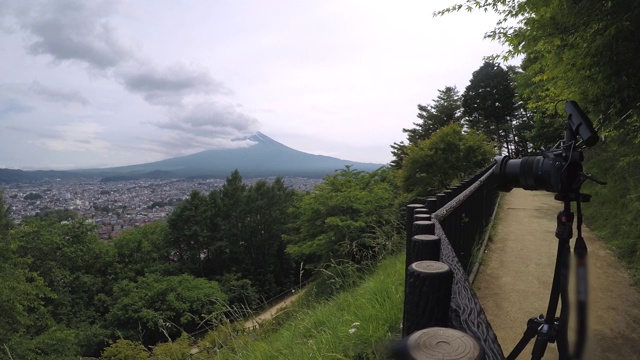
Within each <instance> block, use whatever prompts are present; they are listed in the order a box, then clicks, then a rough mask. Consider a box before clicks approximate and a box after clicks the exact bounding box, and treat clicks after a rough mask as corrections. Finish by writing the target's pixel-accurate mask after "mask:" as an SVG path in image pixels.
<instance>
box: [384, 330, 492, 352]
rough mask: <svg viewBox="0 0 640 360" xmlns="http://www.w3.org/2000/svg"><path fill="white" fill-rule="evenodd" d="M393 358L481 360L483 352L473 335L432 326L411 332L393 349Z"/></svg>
mask: <svg viewBox="0 0 640 360" xmlns="http://www.w3.org/2000/svg"><path fill="white" fill-rule="evenodd" d="M395 358H396V359H403V360H424V359H451V360H481V359H483V358H484V353H483V351H482V347H480V344H478V341H477V340H476V339H474V338H473V336H471V335H469V334H467V333H464V332H462V331H459V330H455V329H449V328H442V327H432V328H428V329H423V330H419V331H416V332H415V333H413V334H411V336H409V337H408V338H407V339H406V340H405V341H404V342H403V345H402V346H401V347H400V348H399V349H398V350H396V351H395Z"/></svg>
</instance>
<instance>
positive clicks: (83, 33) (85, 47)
mask: <svg viewBox="0 0 640 360" xmlns="http://www.w3.org/2000/svg"><path fill="white" fill-rule="evenodd" d="M114 4H115V3H114V2H109V1H90V2H89V1H75V0H60V1H43V2H35V3H33V2H31V3H29V4H27V5H25V6H17V7H16V11H17V14H16V16H17V17H18V26H19V28H20V29H21V30H22V31H24V32H26V33H28V34H29V35H31V36H32V41H31V42H30V43H29V44H28V46H27V49H28V51H29V52H30V53H32V54H34V55H43V54H46V55H50V56H52V57H53V58H54V60H58V61H66V60H76V61H79V62H82V63H86V64H89V65H91V66H93V67H95V68H98V69H103V70H104V69H109V68H112V67H114V66H117V65H118V64H120V63H122V62H124V61H127V60H129V59H131V58H132V57H133V52H132V51H131V50H130V49H129V48H127V46H125V45H124V44H123V43H122V41H120V40H119V39H118V38H117V36H116V34H115V32H114V29H113V28H112V26H111V25H110V24H109V23H108V22H107V20H106V18H107V17H108V16H109V15H111V14H112V13H113V11H114V10H115V9H114ZM33 5H36V6H33Z"/></svg>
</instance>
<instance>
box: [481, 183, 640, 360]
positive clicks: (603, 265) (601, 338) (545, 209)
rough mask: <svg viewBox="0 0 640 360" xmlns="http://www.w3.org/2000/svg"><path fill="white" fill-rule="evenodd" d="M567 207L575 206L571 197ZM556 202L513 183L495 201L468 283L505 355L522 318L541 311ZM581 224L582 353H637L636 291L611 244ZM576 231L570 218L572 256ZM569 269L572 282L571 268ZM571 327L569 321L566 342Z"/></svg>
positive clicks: (593, 358) (550, 355) (551, 352)
mask: <svg viewBox="0 0 640 360" xmlns="http://www.w3.org/2000/svg"><path fill="white" fill-rule="evenodd" d="M583 206H584V207H587V206H590V204H589V203H587V204H584V205H583ZM573 208H574V210H573V211H574V212H575V204H574V206H573ZM561 209H562V202H559V201H556V200H554V199H553V194H551V193H547V192H544V191H526V190H522V189H514V190H513V191H512V192H510V193H507V194H503V195H502V198H501V200H500V205H499V210H498V215H497V218H496V222H495V225H494V230H493V233H492V238H491V241H490V243H489V245H488V248H487V250H486V253H485V254H484V260H483V264H482V266H481V268H480V272H479V274H478V276H477V277H476V280H475V282H474V288H475V290H476V293H477V295H478V297H479V299H480V303H481V304H482V306H483V308H484V310H485V312H486V314H487V317H488V319H489V322H490V323H491V325H492V327H493V330H494V331H495V333H496V335H497V336H498V340H499V341H500V345H501V346H502V349H503V351H504V352H505V356H506V355H508V354H509V352H511V350H512V349H513V347H514V346H515V345H516V344H517V342H518V341H519V340H520V338H521V337H522V334H523V332H524V330H525V327H526V322H527V320H528V319H529V318H531V317H533V316H537V315H539V314H542V313H546V309H547V303H548V301H549V293H550V291H551V281H552V279H553V270H554V265H555V257H556V251H557V245H558V240H557V239H556V237H555V229H556V215H557V213H558V211H560V210H561ZM586 220H587V221H588V219H586ZM582 228H583V237H584V239H585V241H586V243H587V247H588V248H589V255H588V257H587V264H588V276H589V284H588V294H589V298H588V301H589V305H588V306H589V315H588V340H587V346H586V351H585V356H584V358H585V359H588V360H602V359H640V293H639V292H638V290H637V289H636V288H634V287H633V286H632V284H631V280H630V277H629V276H628V274H627V272H626V271H625V268H624V266H623V265H622V264H621V263H620V262H619V261H618V260H617V259H616V258H615V256H614V255H613V254H612V253H611V251H609V250H608V249H607V248H606V247H605V245H604V244H603V243H602V241H600V240H599V239H597V238H596V237H595V236H594V235H593V234H592V233H591V231H589V229H588V228H587V227H586V226H584V225H583V227H582ZM575 236H577V234H576V231H575V224H574V238H573V239H572V240H571V249H572V255H573V244H574V240H575ZM570 276H571V281H573V280H574V277H575V271H574V269H572V272H571V275H570ZM569 297H570V298H571V299H573V298H575V290H574V289H570V293H569ZM574 309H575V306H573V307H571V311H572V313H571V315H570V316H571V320H570V321H572V320H575V312H574V311H573V310H574ZM574 333H575V331H574V329H573V327H572V326H570V329H569V342H570V343H571V344H570V345H571V349H573V344H572V337H571V336H572V335H573V334H574ZM532 345H533V341H531V342H530V343H529V345H528V346H527V348H526V349H524V351H523V352H522V353H521V354H520V356H519V359H530V358H531V349H532ZM557 358H558V352H557V347H556V346H555V344H550V345H549V347H548V348H547V351H546V353H545V356H544V359H557Z"/></svg>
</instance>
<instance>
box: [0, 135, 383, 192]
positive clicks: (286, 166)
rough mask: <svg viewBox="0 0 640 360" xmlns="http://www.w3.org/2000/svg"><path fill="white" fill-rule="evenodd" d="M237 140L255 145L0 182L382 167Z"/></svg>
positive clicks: (0, 176)
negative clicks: (237, 171)
mask: <svg viewBox="0 0 640 360" xmlns="http://www.w3.org/2000/svg"><path fill="white" fill-rule="evenodd" d="M239 140H250V141H251V142H253V143H255V144H254V145H252V146H249V147H243V148H235V149H218V150H205V151H201V152H199V153H195V154H191V155H185V156H179V157H175V158H171V159H166V160H160V161H155V162H150V163H146V164H138V165H129V166H119V167H113V168H103V169H83V170H73V171H55V172H52V171H22V170H9V169H0V182H20V181H38V180H44V179H56V178H57V179H73V178H86V177H91V178H104V181H110V180H112V181H116V180H126V179H140V178H189V177H198V178H200V177H201V178H225V177H227V176H229V174H231V172H232V171H234V170H235V169H238V170H239V171H240V174H241V175H242V176H243V177H245V178H256V177H272V176H281V177H309V178H321V177H324V176H325V175H327V174H331V173H333V172H334V171H336V170H338V169H342V168H344V167H345V166H347V165H349V166H351V167H352V168H354V169H357V170H362V171H373V170H376V169H378V168H380V167H382V166H384V165H383V164H374V163H361V162H354V161H348V160H343V159H338V158H335V157H330V156H323V155H313V154H308V153H305V152H302V151H298V150H295V149H292V148H290V147H288V146H286V145H283V144H281V143H279V142H277V141H275V140H273V139H272V138H270V137H268V136H267V135H265V134H263V133H261V132H258V133H256V134H254V135H252V136H249V137H246V138H243V139H239Z"/></svg>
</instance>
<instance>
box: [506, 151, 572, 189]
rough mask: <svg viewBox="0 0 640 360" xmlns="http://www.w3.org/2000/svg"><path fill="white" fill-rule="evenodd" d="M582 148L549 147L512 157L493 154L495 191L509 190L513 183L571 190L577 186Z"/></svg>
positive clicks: (516, 185) (534, 187)
mask: <svg viewBox="0 0 640 360" xmlns="http://www.w3.org/2000/svg"><path fill="white" fill-rule="evenodd" d="M582 159H583V155H582V152H581V151H579V150H576V151H571V152H570V153H569V154H568V155H567V154H565V152H564V151H562V150H550V151H545V152H543V153H542V156H525V157H523V158H521V159H512V158H510V157H509V156H500V157H498V158H496V161H497V163H496V166H495V167H494V168H493V175H494V176H496V177H497V180H498V181H497V185H496V187H497V189H498V191H504V192H509V191H511V190H513V188H514V187H519V188H523V189H525V190H545V191H549V192H554V193H561V192H574V191H577V190H579V189H580V183H581V182H580V177H579V174H580V173H581V172H582Z"/></svg>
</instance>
